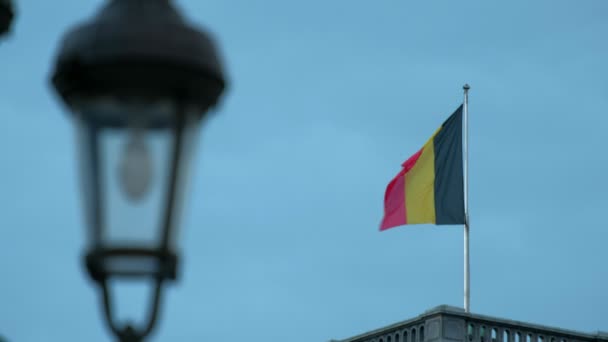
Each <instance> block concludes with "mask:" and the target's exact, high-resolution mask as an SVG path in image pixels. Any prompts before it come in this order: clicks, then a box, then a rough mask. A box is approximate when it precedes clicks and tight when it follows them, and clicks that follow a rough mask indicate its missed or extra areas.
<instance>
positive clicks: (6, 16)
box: [0, 0, 15, 37]
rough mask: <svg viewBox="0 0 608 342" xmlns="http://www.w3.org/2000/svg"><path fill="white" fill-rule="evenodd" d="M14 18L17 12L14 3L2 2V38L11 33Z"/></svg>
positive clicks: (0, 25)
mask: <svg viewBox="0 0 608 342" xmlns="http://www.w3.org/2000/svg"><path fill="white" fill-rule="evenodd" d="M14 16H15V10H14V8H13V3H12V1H11V0H0V37H1V36H3V35H5V34H7V33H8V32H9V31H10V29H11V23H12V21H13V17H14Z"/></svg>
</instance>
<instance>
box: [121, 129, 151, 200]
mask: <svg viewBox="0 0 608 342" xmlns="http://www.w3.org/2000/svg"><path fill="white" fill-rule="evenodd" d="M143 133H144V132H143V130H142V129H140V128H131V129H129V133H128V134H129V137H128V140H127V141H126V143H125V146H124V147H123V151H122V155H121V156H120V162H119V163H120V164H119V182H120V186H121V188H122V190H123V192H124V193H125V195H126V196H127V198H128V199H129V200H131V201H134V202H135V201H139V200H141V199H142V198H143V197H144V196H145V195H146V193H147V192H148V190H149V188H150V183H151V181H152V161H151V156H150V151H149V148H148V146H147V144H146V141H145V139H144V134H143Z"/></svg>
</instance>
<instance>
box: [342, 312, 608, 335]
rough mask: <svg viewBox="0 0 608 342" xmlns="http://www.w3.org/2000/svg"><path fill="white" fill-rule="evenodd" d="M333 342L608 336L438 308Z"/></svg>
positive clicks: (602, 333) (599, 332)
mask: <svg viewBox="0 0 608 342" xmlns="http://www.w3.org/2000/svg"><path fill="white" fill-rule="evenodd" d="M330 342H608V333H606V332H601V331H598V332H596V333H582V332H577V331H571V330H564V329H559V328H551V327H546V326H542V325H537V324H530V323H525V322H519V321H512V320H508V319H501V318H494V317H488V316H483V315H476V314H471V313H465V312H464V310H463V309H460V308H456V307H451V306H447V305H442V306H438V307H436V308H433V309H431V310H428V311H426V312H425V313H423V314H422V315H420V316H418V317H416V318H412V319H409V320H406V321H403V322H399V323H395V324H392V325H389V326H386V327H384V328H380V329H376V330H373V331H370V332H366V333H363V334H361V335H357V336H354V337H350V338H346V339H343V340H331V341H330Z"/></svg>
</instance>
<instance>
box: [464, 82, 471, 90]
mask: <svg viewBox="0 0 608 342" xmlns="http://www.w3.org/2000/svg"><path fill="white" fill-rule="evenodd" d="M462 89H464V90H469V89H471V86H469V84H468V83H465V84H464V85H463V86H462Z"/></svg>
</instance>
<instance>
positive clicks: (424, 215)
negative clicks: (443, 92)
mask: <svg viewBox="0 0 608 342" xmlns="http://www.w3.org/2000/svg"><path fill="white" fill-rule="evenodd" d="M462 161H463V154H462V106H460V107H458V109H457V110H456V111H455V112H454V113H453V114H452V115H451V116H450V117H449V118H448V119H447V120H446V121H445V122H444V123H443V125H441V127H440V128H439V129H438V130H437V131H436V132H435V134H433V136H432V137H431V138H430V139H429V140H428V141H427V142H426V144H424V146H423V147H422V149H420V151H418V152H416V153H415V154H414V155H413V156H411V157H410V158H409V159H408V160H406V161H405V162H404V163H403V164H402V166H403V168H402V169H401V171H400V172H399V173H398V174H397V176H395V178H394V179H393V180H392V181H391V182H390V183H389V184H388V186H387V188H386V193H385V195H384V218H383V219H382V223H381V225H380V230H381V231H382V230H386V229H389V228H393V227H396V226H400V225H406V224H421V223H432V224H438V225H444V224H464V223H465V209H464V181H463V179H464V177H463V162H462Z"/></svg>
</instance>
